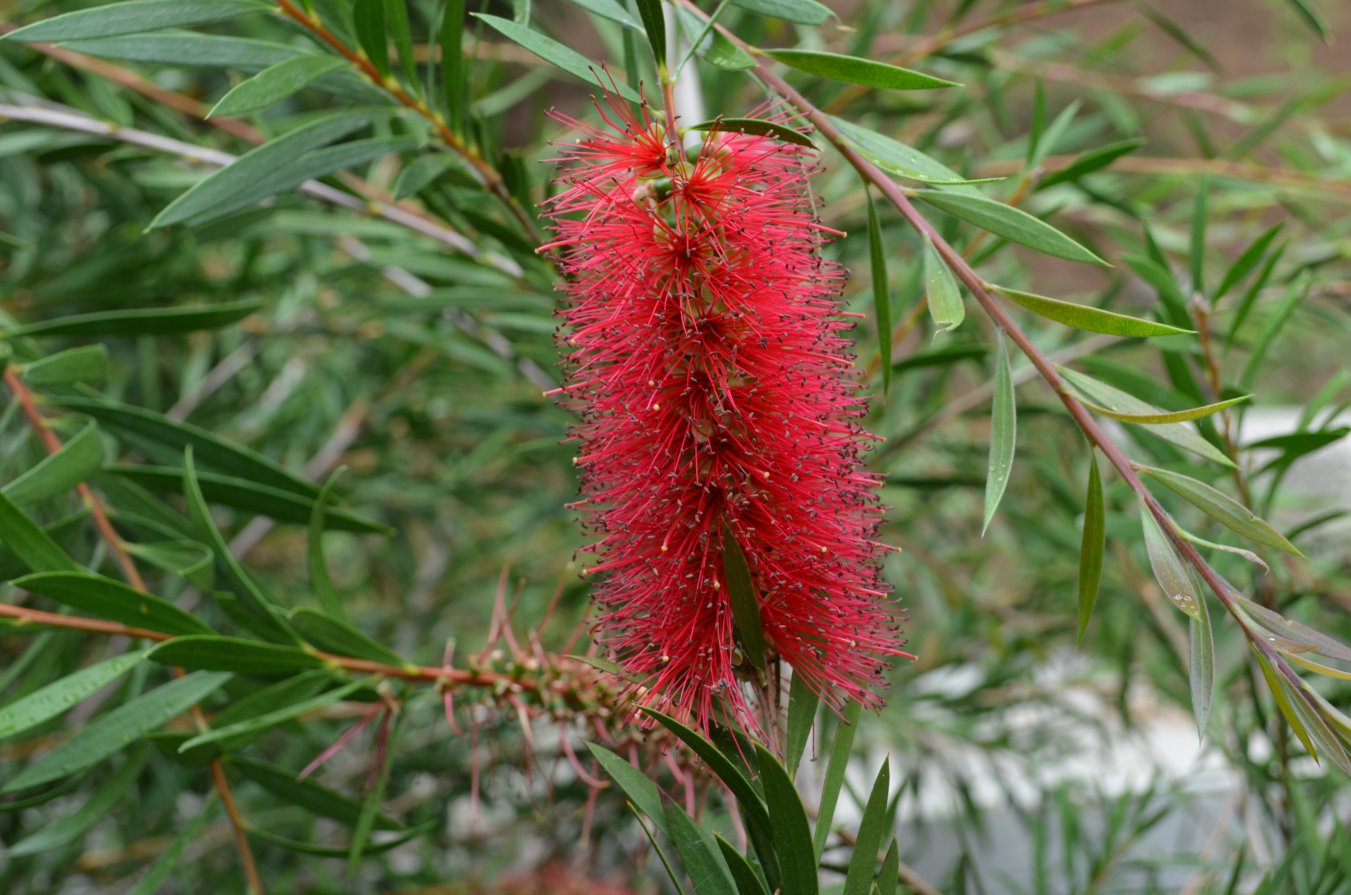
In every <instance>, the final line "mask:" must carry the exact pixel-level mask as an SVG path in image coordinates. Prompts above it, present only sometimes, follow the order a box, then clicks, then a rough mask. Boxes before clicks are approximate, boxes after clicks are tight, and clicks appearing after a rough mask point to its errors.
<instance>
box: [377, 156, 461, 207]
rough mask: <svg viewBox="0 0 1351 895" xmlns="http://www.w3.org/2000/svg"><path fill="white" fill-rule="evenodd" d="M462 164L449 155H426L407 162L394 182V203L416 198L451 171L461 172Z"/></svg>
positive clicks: (458, 159) (459, 160) (456, 158)
mask: <svg viewBox="0 0 1351 895" xmlns="http://www.w3.org/2000/svg"><path fill="white" fill-rule="evenodd" d="M463 167H464V162H463V161H462V160H461V159H460V158H458V157H457V156H453V155H450V154H449V153H427V154H425V155H419V156H418V157H417V158H415V159H413V161H411V162H409V163H408V165H406V166H405V167H404V169H403V170H402V171H400V172H399V176H398V177H397V178H395V180H394V201H395V202H399V201H401V200H403V199H408V198H411V197H413V196H416V195H417V194H418V193H420V192H422V191H423V190H424V189H426V188H427V187H428V186H430V185H431V184H432V183H434V182H435V181H436V179H437V178H439V177H440V176H441V175H442V174H445V173H446V172H447V171H450V170H452V169H454V170H461V169H462V168H463Z"/></svg>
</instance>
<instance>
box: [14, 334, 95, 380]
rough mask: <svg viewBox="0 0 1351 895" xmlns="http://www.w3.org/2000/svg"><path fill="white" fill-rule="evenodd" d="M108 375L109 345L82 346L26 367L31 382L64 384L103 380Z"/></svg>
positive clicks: (26, 378)
mask: <svg viewBox="0 0 1351 895" xmlns="http://www.w3.org/2000/svg"><path fill="white" fill-rule="evenodd" d="M107 377H108V347H107V346H106V345H102V344H99V345H81V346H79V347H78V348H67V349H66V350H65V351H58V352H57V353H56V354H52V355H48V356H47V357H44V358H42V359H41V360H35V361H33V362H32V363H31V364H28V365H27V366H25V367H24V369H23V378H24V381H25V382H27V383H28V384H30V385H38V386H43V385H65V384H67V383H71V382H102V381H103V380H104V379H106V378H107Z"/></svg>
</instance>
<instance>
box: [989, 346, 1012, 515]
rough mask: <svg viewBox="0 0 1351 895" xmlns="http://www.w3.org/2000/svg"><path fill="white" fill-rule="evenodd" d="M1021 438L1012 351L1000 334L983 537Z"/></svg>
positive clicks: (1006, 480)
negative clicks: (1012, 369) (1011, 358)
mask: <svg viewBox="0 0 1351 895" xmlns="http://www.w3.org/2000/svg"><path fill="white" fill-rule="evenodd" d="M1017 441H1018V409H1017V406H1016V405H1015V404H1014V400H1013V375H1012V373H1011V372H1010V371H1009V350H1008V346H1007V345H1005V344H1004V335H1003V333H1000V335H999V354H998V356H997V357H996V359H995V371H994V407H993V409H992V411H991V414H990V468H989V469H988V470H986V478H985V521H984V522H983V523H982V524H981V528H980V533H981V535H982V536H983V535H984V534H985V531H986V530H987V529H988V528H989V527H990V520H992V519H994V514H995V511H996V510H998V509H999V502H1000V501H1001V500H1003V499H1004V490H1005V489H1006V488H1008V485H1009V473H1010V472H1011V471H1012V469H1013V451H1014V447H1015V445H1016V444H1017Z"/></svg>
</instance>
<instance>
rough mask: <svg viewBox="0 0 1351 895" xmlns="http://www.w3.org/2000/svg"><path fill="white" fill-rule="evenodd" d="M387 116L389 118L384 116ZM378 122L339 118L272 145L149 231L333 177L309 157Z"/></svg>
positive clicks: (191, 195)
mask: <svg viewBox="0 0 1351 895" xmlns="http://www.w3.org/2000/svg"><path fill="white" fill-rule="evenodd" d="M384 114H388V113H385V112H383V111H381V115H384ZM374 117H375V115H374V114H373V113H372V112H370V111H351V112H346V111H344V112H337V113H334V114H332V115H326V116H324V117H322V118H319V119H317V120H314V121H311V122H309V123H307V124H304V125H301V126H300V127H298V128H296V129H295V130H292V131H288V132H287V133H285V134H283V135H281V136H280V137H277V138H276V139H273V140H269V141H268V142H266V143H264V144H263V145H262V146H259V147H258V148H257V149H251V150H249V151H248V152H246V153H244V154H243V155H241V156H240V157H239V158H237V159H236V160H235V161H233V162H231V163H230V164H229V165H226V166H225V167H224V168H221V169H220V170H219V171H216V172H215V173H213V174H210V175H208V176H207V177H205V178H203V179H202V180H200V181H198V182H197V183H196V184H194V185H193V186H192V188H191V189H189V190H188V191H187V192H186V193H184V194H183V195H181V196H179V197H178V198H177V199H175V200H174V201H173V202H170V203H169V204H168V206H166V207H165V208H164V210H163V211H161V212H160V213H159V214H158V215H156V216H155V219H154V220H153V221H151V222H150V226H149V228H148V229H151V230H153V229H155V228H156V227H168V226H170V225H172V224H183V223H193V222H195V223H197V224H199V225H200V224H202V223H205V222H206V221H210V220H215V219H216V218H219V217H224V216H225V215H227V214H231V213H233V212H236V211H239V210H241V209H244V208H248V207H249V206H251V205H253V204H254V203H255V202H259V201H261V200H263V199H266V198H267V197H268V196H273V195H276V194H277V193H280V192H283V191H285V190H289V189H292V188H294V187H296V186H299V185H300V184H301V183H303V182H304V181H305V180H307V179H309V178H311V177H316V176H321V175H322V174H330V173H332V172H333V170H335V169H333V168H331V167H330V168H328V170H317V169H316V166H315V165H313V164H310V163H309V162H308V161H307V159H308V158H309V156H310V154H311V153H314V152H317V151H319V150H321V149H323V148H324V147H326V146H328V145H329V144H331V143H334V142H336V141H338V140H341V139H342V138H343V137H345V136H347V135H348V134H350V133H353V132H355V131H358V130H361V129H362V128H364V127H366V126H368V125H369V124H370V123H371V121H372V119H373V118H374ZM323 167H325V166H318V168H320V169H321V168H323ZM316 170H317V173H316Z"/></svg>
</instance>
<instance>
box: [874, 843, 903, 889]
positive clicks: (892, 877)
mask: <svg viewBox="0 0 1351 895" xmlns="http://www.w3.org/2000/svg"><path fill="white" fill-rule="evenodd" d="M900 870H901V856H900V853H899V852H898V851H897V850H896V837H895V836H892V837H891V846H890V847H889V848H888V849H887V854H886V857H884V858H883V859H882V869H881V870H879V871H877V895H896V882H897V879H898V878H899V875H900Z"/></svg>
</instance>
